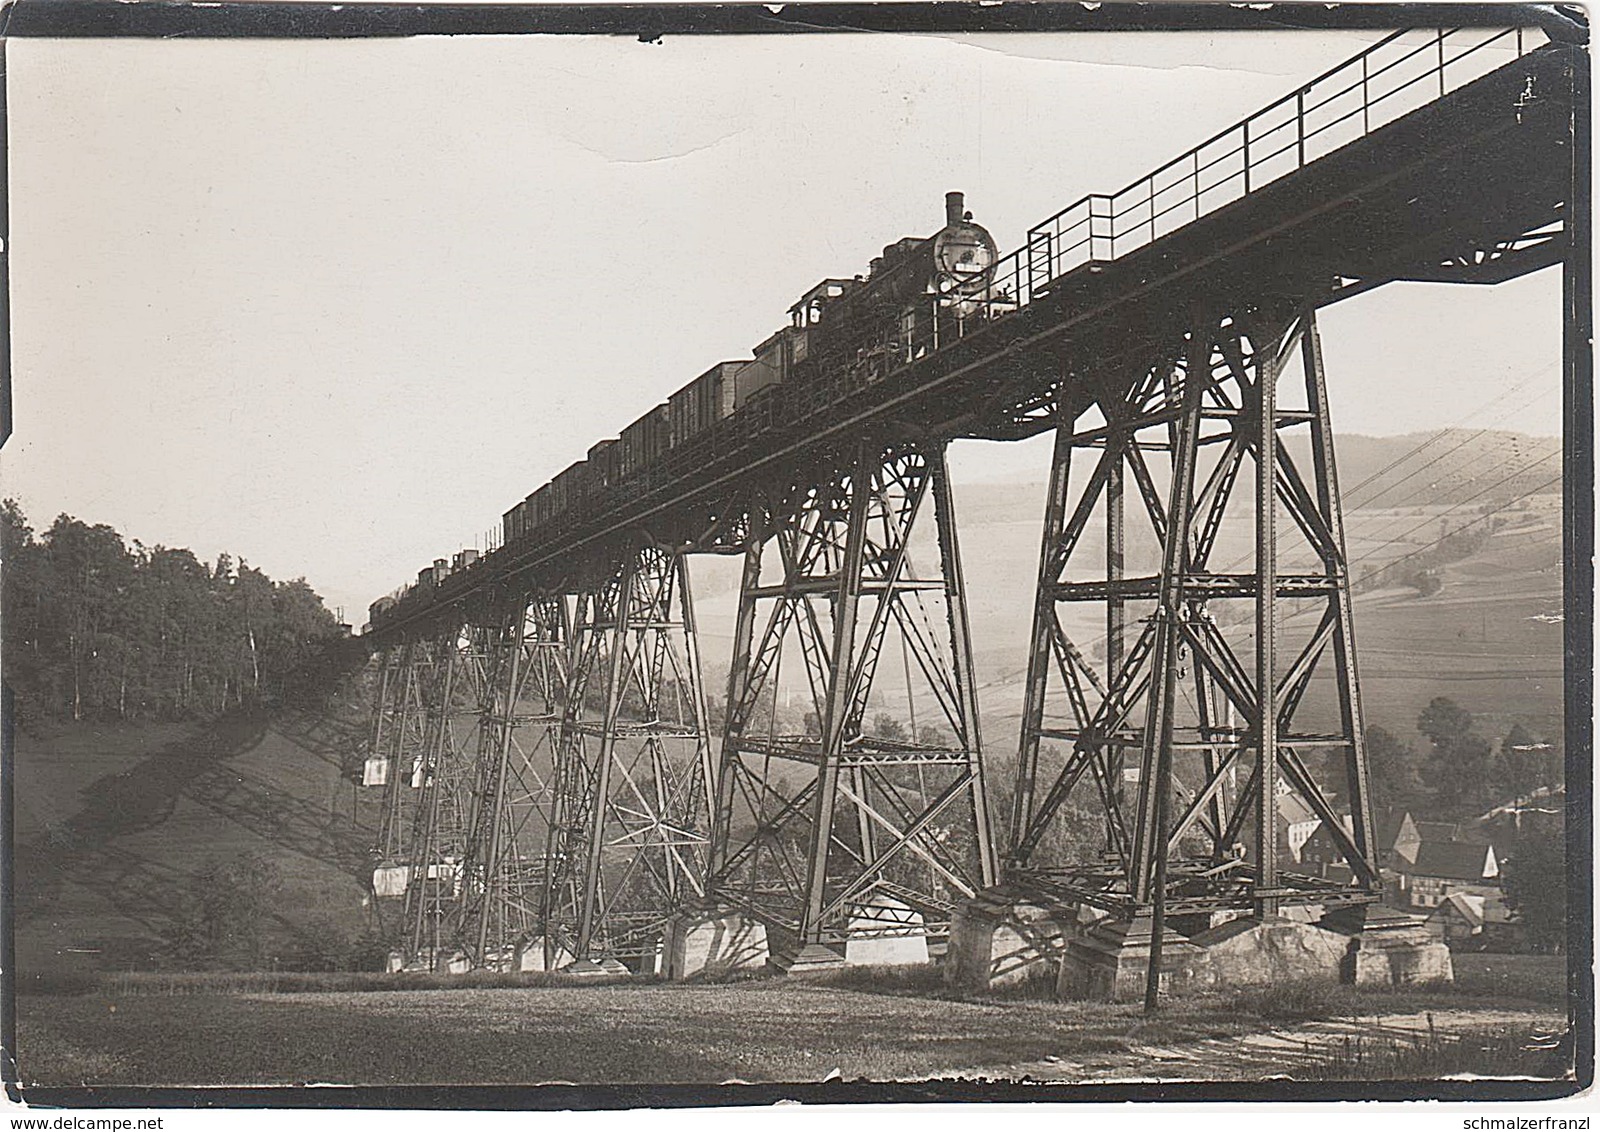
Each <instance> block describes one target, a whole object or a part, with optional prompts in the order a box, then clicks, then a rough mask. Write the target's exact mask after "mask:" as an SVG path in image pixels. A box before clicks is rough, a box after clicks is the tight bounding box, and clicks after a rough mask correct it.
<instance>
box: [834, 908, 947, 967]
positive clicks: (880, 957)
mask: <svg viewBox="0 0 1600 1132" xmlns="http://www.w3.org/2000/svg"><path fill="white" fill-rule="evenodd" d="M844 961H845V963H846V964H847V965H848V966H851V967H880V966H887V967H898V966H909V965H912V964H917V963H926V962H928V929H927V927H926V926H925V925H924V921H923V919H922V913H920V912H917V911H915V910H914V909H912V908H911V907H910V906H909V905H907V904H905V903H904V902H902V901H900V900H896V899H895V898H894V897H892V896H885V895H883V894H882V893H877V894H874V895H873V896H872V897H871V898H870V899H868V900H866V901H863V902H862V903H861V904H858V905H856V906H855V907H854V908H853V909H852V914H851V916H850V936H849V938H848V939H846V940H845V945H844Z"/></svg>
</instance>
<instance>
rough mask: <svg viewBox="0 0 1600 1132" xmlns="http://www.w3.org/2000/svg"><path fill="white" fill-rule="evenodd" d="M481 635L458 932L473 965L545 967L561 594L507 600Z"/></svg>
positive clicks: (564, 629) (562, 661) (563, 625)
mask: <svg viewBox="0 0 1600 1132" xmlns="http://www.w3.org/2000/svg"><path fill="white" fill-rule="evenodd" d="M478 633H479V634H480V635H481V636H482V637H483V638H484V639H485V648H484V650H483V654H482V658H483V659H482V679H481V681H480V683H479V700H478V702H479V704H480V708H479V711H480V715H479V720H480V725H479V729H478V743H477V753H476V758H475V759H474V760H473V765H472V775H471V779H470V782H469V783H468V788H469V790H470V794H471V799H472V806H471V817H470V821H469V823H468V825H467V828H466V835H465V851H464V853H463V856H462V859H461V867H460V884H459V893H458V904H457V933H458V936H459V939H460V941H461V946H462V947H463V949H464V950H465V951H466V952H467V954H468V956H469V957H470V958H471V961H472V963H473V965H474V966H477V967H492V968H496V969H510V968H512V967H517V966H521V967H523V968H525V969H540V970H543V969H547V968H548V967H550V966H552V965H554V963H553V959H554V957H553V956H552V955H551V954H550V950H551V949H550V946H549V942H548V940H547V939H546V938H545V935H546V933H545V932H544V931H543V920H542V910H543V907H544V903H545V886H546V884H547V883H548V880H549V871H548V869H547V867H546V859H545V854H546V848H547V843H548V840H549V836H550V830H551V817H552V813H553V810H554V805H555V796H554V779H555V765H556V752H557V749H558V745H559V735H560V728H561V718H562V711H563V705H564V703H565V696H566V674H567V649H568V647H569V643H570V632H569V628H568V614H567V606H566V603H565V601H564V600H563V599H562V598H561V597H560V596H559V595H555V596H551V595H545V596H539V597H533V598H525V599H523V600H520V601H515V602H513V603H512V604H511V608H510V611H509V613H508V614H507V616H506V617H505V619H504V621H503V622H501V623H499V624H496V625H493V626H491V627H490V628H487V629H481V630H478Z"/></svg>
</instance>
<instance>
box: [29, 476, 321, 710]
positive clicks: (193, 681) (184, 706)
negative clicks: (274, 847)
mask: <svg viewBox="0 0 1600 1132" xmlns="http://www.w3.org/2000/svg"><path fill="white" fill-rule="evenodd" d="M0 556H3V561H4V564H5V570H4V593H3V595H0V601H3V602H4V608H5V617H4V619H3V626H0V627H3V630H4V633H5V641H4V646H5V656H6V669H7V679H8V682H9V683H10V684H11V685H12V687H13V688H14V689H15V690H16V691H17V693H18V696H19V702H20V704H21V706H22V708H23V711H24V713H25V715H26V716H31V715H32V714H35V713H37V714H45V715H57V714H60V715H66V716H69V717H71V718H73V719H85V718H88V717H91V716H106V715H111V716H116V717H118V718H124V719H128V718H137V717H140V716H148V715H156V716H161V717H179V716H185V715H193V714H197V713H199V714H215V713H218V712H221V711H223V710H226V709H227V708H229V707H234V706H239V705H241V704H244V703H246V702H253V701H259V700H263V699H271V698H274V697H280V696H282V695H283V694H284V693H285V692H286V691H288V690H290V689H291V688H293V687H295V686H296V684H297V681H298V682H299V684H300V685H304V683H305V682H306V681H308V680H310V681H315V680H321V681H323V682H324V683H326V682H327V681H328V680H329V679H332V678H335V677H336V676H337V675H338V673H339V672H341V671H343V670H344V669H345V668H346V667H348V662H349V657H347V656H346V655H345V654H344V653H343V652H342V651H341V650H340V648H339V646H340V645H341V644H345V643H347V642H346V639H345V637H344V634H343V632H342V630H341V628H340V626H339V625H338V624H337V620H336V619H335V618H334V616H333V615H332V614H331V613H329V612H328V610H327V609H326V607H324V606H323V605H322V601H321V599H320V598H319V597H317V595H316V593H315V592H313V591H312V589H311V588H310V586H308V585H307V584H306V583H305V581H304V579H297V580H295V581H291V582H274V581H273V580H272V579H270V578H268V577H267V576H266V575H265V574H264V573H262V572H261V571H259V570H254V569H251V568H250V567H248V566H244V565H240V566H239V567H237V568H235V566H234V562H233V559H232V558H230V557H229V556H228V555H225V554H224V555H221V556H219V557H218V559H217V561H216V563H215V565H214V566H208V565H206V564H204V563H202V562H200V561H199V560H198V559H197V558H196V557H195V556H194V555H193V554H192V553H190V552H189V551H187V550H183V549H168V548H165V547H160V546H157V547H154V548H150V547H146V546H144V545H142V544H141V543H138V542H134V543H133V544H132V545H131V547H130V546H129V545H128V544H127V543H126V542H125V541H124V539H123V537H122V536H121V535H120V534H118V533H117V532H116V531H114V530H113V529H111V528H110V527H108V526H105V525H103V524H102V525H95V526H90V525H88V524H86V523H83V522H81V521H79V520H77V519H74V518H73V517H71V516H70V515H61V516H59V517H58V518H57V519H56V521H55V522H54V523H53V524H51V526H50V529H49V530H47V531H45V532H44V533H43V534H42V535H39V536H35V534H34V532H33V530H32V529H31V528H30V527H29V525H28V522H27V517H26V516H25V515H24V514H23V513H22V509H21V508H20V507H19V506H18V505H17V504H16V502H15V501H14V500H7V501H5V502H4V503H0ZM312 667H318V668H319V669H320V671H318V672H313V671H311V668H312Z"/></svg>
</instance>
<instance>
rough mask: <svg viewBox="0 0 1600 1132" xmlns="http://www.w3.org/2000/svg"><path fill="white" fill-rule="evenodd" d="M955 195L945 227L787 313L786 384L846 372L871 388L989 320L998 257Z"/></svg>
mask: <svg viewBox="0 0 1600 1132" xmlns="http://www.w3.org/2000/svg"><path fill="white" fill-rule="evenodd" d="M964 203H965V202H964V197H963V195H962V194H961V193H958V192H952V193H946V194H945V224H944V227H943V228H941V229H940V230H939V231H938V232H936V233H934V234H933V235H932V236H928V237H924V238H918V237H914V236H912V237H906V238H905V239H901V240H897V241H896V242H895V243H892V244H889V245H888V246H887V247H885V248H884V249H883V254H882V255H880V256H879V257H878V258H876V259H874V260H873V261H872V264H871V268H870V271H869V273H868V275H867V276H866V278H865V279H863V278H862V277H860V276H857V277H856V278H854V279H849V280H843V279H825V280H823V281H822V282H821V283H819V284H818V285H817V286H815V287H813V288H812V289H811V290H810V291H808V292H806V294H805V295H803V296H802V297H801V299H800V301H799V302H798V303H796V304H795V305H794V306H793V307H791V308H790V319H791V324H792V325H791V328H790V329H791V332H792V336H791V347H790V358H789V361H790V366H791V373H790V375H786V376H790V377H791V379H792V380H796V381H804V380H807V379H808V377H810V376H811V375H818V376H820V375H822V374H824V373H827V372H841V371H844V372H849V373H850V374H851V375H852V376H853V377H854V378H855V379H856V380H857V381H858V382H859V381H876V380H878V379H879V378H881V377H882V376H883V375H884V374H886V373H887V372H889V371H890V370H892V369H895V368H897V367H899V366H901V365H905V364H907V363H908V362H912V361H915V360H916V359H917V358H919V357H922V356H924V355H926V354H927V353H928V352H930V351H932V350H936V349H938V348H940V347H941V346H943V345H946V344H948V342H949V341H950V340H951V339H953V338H956V337H959V336H960V335H961V334H963V333H964V332H965V331H966V329H967V328H968V325H969V324H970V323H972V322H973V321H975V320H982V319H986V318H988V317H989V316H990V315H991V314H992V313H994V308H995V305H996V304H997V303H1002V302H1004V300H1005V296H1003V295H999V294H997V293H996V291H995V288H994V286H993V281H992V278H991V277H992V275H993V271H994V266H995V263H996V261H997V260H998V259H999V253H998V250H997V248H996V246H995V242H994V237H993V236H991V235H990V234H989V231H988V229H986V228H985V227H983V225H981V224H975V223H973V221H972V214H971V213H970V212H967V211H965V209H964Z"/></svg>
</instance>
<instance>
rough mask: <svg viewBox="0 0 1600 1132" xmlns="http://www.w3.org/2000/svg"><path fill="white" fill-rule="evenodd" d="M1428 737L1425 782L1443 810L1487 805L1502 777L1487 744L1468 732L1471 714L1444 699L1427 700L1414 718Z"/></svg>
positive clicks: (1479, 737)
mask: <svg viewBox="0 0 1600 1132" xmlns="http://www.w3.org/2000/svg"><path fill="white" fill-rule="evenodd" d="M1417 730H1418V731H1420V732H1422V733H1423V734H1424V735H1426V736H1427V737H1428V741H1429V743H1430V744H1432V750H1431V751H1429V753H1428V757H1427V767H1426V769H1427V776H1428V783H1429V785H1431V786H1432V788H1433V795H1434V798H1435V799H1436V800H1437V801H1438V803H1439V805H1440V806H1441V807H1443V808H1444V809H1445V810H1447V811H1448V810H1456V811H1459V810H1464V809H1471V808H1478V807H1481V806H1484V805H1486V804H1491V803H1492V802H1493V801H1494V797H1495V794H1496V791H1497V787H1498V786H1499V783H1500V782H1501V780H1502V779H1503V774H1502V773H1501V769H1500V767H1499V765H1498V761H1497V759H1496V758H1495V752H1494V749H1493V748H1492V747H1491V746H1490V745H1489V741H1488V740H1487V739H1485V738H1484V737H1483V736H1481V735H1479V734H1478V733H1477V732H1476V731H1474V730H1473V729H1472V713H1471V712H1469V711H1467V710H1466V709H1465V708H1463V707H1461V706H1460V705H1459V704H1457V703H1456V702H1455V701H1454V700H1452V699H1449V698H1448V697H1446V696H1436V697H1435V698H1434V699H1432V700H1431V701H1429V703H1428V706H1427V707H1425V708H1423V709H1422V713H1421V714H1420V715H1419V716H1418V717H1417Z"/></svg>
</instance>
